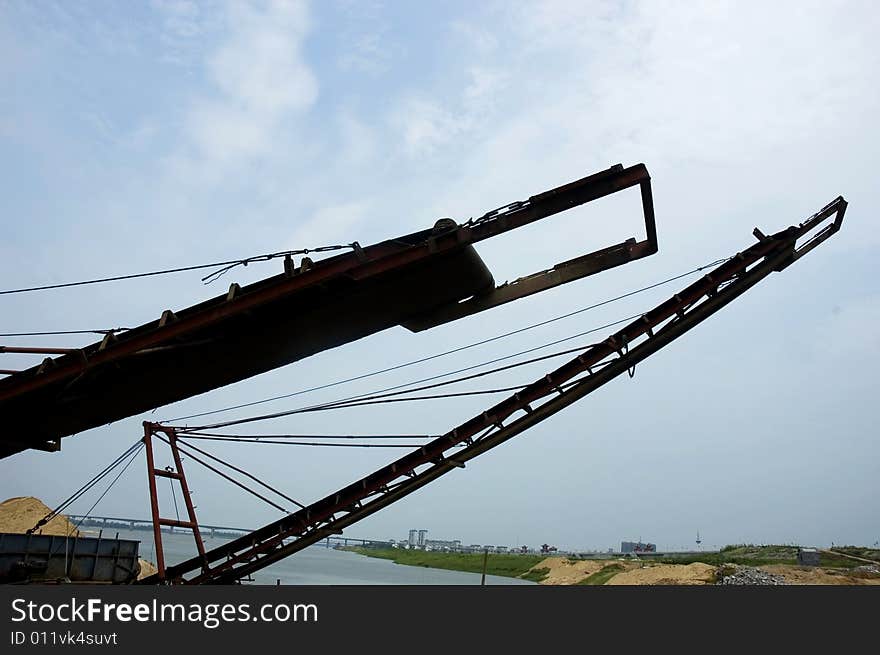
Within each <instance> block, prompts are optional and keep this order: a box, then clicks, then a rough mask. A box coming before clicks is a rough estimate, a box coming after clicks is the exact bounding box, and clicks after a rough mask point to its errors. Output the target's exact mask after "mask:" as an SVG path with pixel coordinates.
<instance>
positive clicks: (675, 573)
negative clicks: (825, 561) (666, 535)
mask: <svg viewBox="0 0 880 655" xmlns="http://www.w3.org/2000/svg"><path fill="white" fill-rule="evenodd" d="M734 568H736V567H734ZM863 568H864V569H865V570H863V571H860V570H858V569H855V570H850V569H835V568H826V567H815V568H808V567H803V566H795V565H792V564H772V565H766V566H761V567H758V568H757V569H749V570H753V571H755V572H756V573H757V572H759V569H760V571H765V572H767V573H770V574H773V575H774V576H778V577H779V578H781V580H780V583H781V584H801V585H880V573H877V572H876V567H872V566H870V567H869V566H866V567H863ZM531 570H532V571H546V575H545V577H544V579H543V580H541V584H545V585H576V584H584V583H586V584H606V585H709V584H716V583H717V582H718V580H719V576H720V575H721V569H720V568H719V567H718V566H714V565H711V564H704V563H702V562H694V563H692V564H664V563H659V562H644V561H632V560H571V559H567V558H565V557H548V558H547V559H545V560H542V561H541V562H539V563H538V564H536V565H535V566H534V567H532V569H531ZM600 571H604V572H603V573H602V574H601V575H599V576H595V575H594V574H596V573H599V572H600ZM590 576H594V577H593V579H592V580H590V581H587V578H589V577H590ZM597 578H598V579H597ZM585 581H586V582H585ZM748 584H759V583H757V582H749V583H748ZM761 584H763V583H761Z"/></svg>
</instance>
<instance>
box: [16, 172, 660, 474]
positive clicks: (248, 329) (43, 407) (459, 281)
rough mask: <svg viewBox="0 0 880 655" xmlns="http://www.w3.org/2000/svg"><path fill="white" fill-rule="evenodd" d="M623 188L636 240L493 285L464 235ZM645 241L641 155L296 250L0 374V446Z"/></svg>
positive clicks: (420, 322)
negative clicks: (321, 256)
mask: <svg viewBox="0 0 880 655" xmlns="http://www.w3.org/2000/svg"><path fill="white" fill-rule="evenodd" d="M636 186H638V187H639V188H640V192H641V198H642V204H643V209H644V215H645V230H646V235H647V236H646V238H645V239H644V240H642V241H636V240H635V239H634V238H630V239H627V240H625V241H623V242H621V243H619V244H615V245H612V246H609V247H605V248H601V249H599V250H596V251H594V252H591V253H588V254H585V255H582V256H581V257H578V258H576V259H574V260H571V261H569V262H564V263H562V264H558V265H556V266H555V267H554V268H553V269H551V270H547V271H542V272H539V273H536V274H533V275H531V276H527V277H526V278H524V279H522V280H519V281H517V282H515V283H513V284H510V285H503V286H502V287H498V288H493V286H494V281H493V279H492V276H491V273H490V272H489V271H488V269H487V268H486V266H485V264H484V263H483V262H482V260H481V259H480V258H479V255H477V253H476V252H475V251H474V249H473V244H476V243H479V242H481V241H483V240H486V239H489V238H492V237H494V236H497V235H500V234H503V233H505V232H508V231H510V230H513V229H516V228H518V227H522V226H524V225H528V224H531V223H534V222H535V221H538V220H541V219H543V218H546V217H548V216H551V215H553V214H556V213H559V212H562V211H566V210H568V209H571V208H573V207H576V206H578V205H581V204H584V203H586V202H590V201H591V200H595V199H597V198H601V197H603V196H607V195H609V194H611V193H615V192H617V191H621V190H623V189H628V188H631V187H636ZM587 233H588V232H587ZM656 251H657V239H656V227H655V224H654V209H653V201H652V196H651V187H650V176H649V175H648V171H647V169H646V168H645V166H644V165H643V164H638V165H635V166H630V167H628V168H624V167H623V166H621V165H619V164H618V165H616V166H613V167H611V168H610V169H608V170H606V171H602V172H600V173H597V174H594V175H591V176H588V177H586V178H583V179H581V180H577V181H575V182H572V183H570V184H566V185H564V186H561V187H558V188H556V189H551V190H550V191H547V192H544V193H541V194H538V195H535V196H532V197H530V198H528V199H527V200H524V201H521V202H516V203H512V204H510V205H507V206H505V207H502V208H500V209H498V210H495V211H493V212H489V213H488V214H486V215H484V216H482V217H480V218H478V219H475V220H470V221H467V222H466V223H464V224H462V225H458V224H456V223H455V222H454V221H452V220H444V221H441V222H440V223H439V224H438V225H437V226H435V227H434V228H432V229H428V230H423V231H421V232H416V233H413V234H410V235H404V236H402V237H398V238H396V239H390V240H387V241H383V242H381V243H378V244H374V245H371V246H366V247H363V248H361V247H360V246H358V247H356V248H355V249H354V252H352V253H348V254H344V255H336V256H333V257H330V258H328V259H325V260H322V261H318V262H311V260H308V258H303V260H302V261H301V265H300V266H299V267H298V268H297V267H294V266H293V262H292V260H291V261H290V262H287V263H286V264H285V268H284V270H285V272H284V273H282V274H279V275H276V276H273V277H270V278H267V279H265V280H262V281H259V282H256V283H254V284H251V285H248V286H246V287H238V285H235V284H233V285H232V286H230V290H229V292H228V293H226V294H223V295H220V296H217V297H215V298H213V299H211V300H208V301H205V302H203V303H200V304H198V305H195V306H192V307H189V308H186V309H182V310H179V311H176V312H172V311H170V310H166V311H164V312H162V313H161V317H160V318H158V319H157V320H155V321H152V322H150V323H146V324H144V325H141V326H139V327H135V328H132V329H130V330H128V331H126V332H124V333H121V334H108V335H107V336H106V337H105V338H104V339H103V340H102V341H101V342H100V343H95V344H91V345H89V346H86V347H84V348H82V349H77V350H74V351H72V352H67V353H66V354H62V356H60V357H57V358H47V359H46V360H44V362H43V363H42V364H41V365H39V366H35V367H32V368H29V369H26V370H23V371H20V372H16V373H14V374H11V375H9V377H6V378H3V379H0V413H2V414H4V417H5V422H4V423H5V426H6V427H5V428H0V457H5V456H8V455H10V454H12V453H14V452H16V451H17V450H19V449H18V448H13V447H11V446H10V445H9V443H8V439H7V435H8V436H9V437H10V438H11V437H12V435H13V434H14V433H15V432H16V431H20V430H19V429H20V428H25V427H26V428H27V430H26V431H25V432H23V434H26V438H24V439H21V440H22V441H27V440H33V441H34V442H39V441H41V440H48V439H52V440H54V439H59V438H61V437H64V436H68V435H70V434H75V433H76V432H80V431H83V430H85V429H89V428H92V427H96V426H99V425H103V424H105V423H109V422H112V421H116V420H120V419H122V418H125V417H127V416H132V415H135V414H137V413H140V412H142V411H148V410H150V409H154V408H156V407H158V406H161V405H165V404H168V403H171V402H175V401H178V400H182V399H184V398H188V397H190V396H192V395H195V394H198V393H204V392H206V391H209V390H211V389H214V388H217V387H219V386H223V385H226V384H231V383H233V382H236V381H238V380H242V379H245V378H247V377H250V376H253V375H257V374H259V373H262V372H264V371H267V370H271V369H272V368H276V367H278V366H283V365H285V364H289V363H291V362H293V361H296V360H297V359H301V358H303V357H307V356H309V355H312V354H314V353H316V352H320V351H321V350H324V349H327V348H332V347H336V346H338V345H341V344H343V343H347V342H349V341H353V340H355V339H359V338H362V337H364V336H367V335H369V334H373V333H375V332H377V331H380V330H384V329H387V328H390V327H392V326H395V325H405V326H407V327H410V328H411V329H425V328H427V327H431V326H432V325H437V324H439V323H441V322H447V321H450V320H455V319H457V318H461V317H463V316H467V315H470V314H474V313H476V312H479V311H484V310H486V309H489V308H491V307H494V306H497V305H499V304H502V303H506V302H510V301H512V300H515V299H518V298H522V297H524V296H527V295H530V294H533V293H537V292H540V291H543V290H545V289H549V288H551V287H553V286H557V285H559V284H564V283H566V282H570V281H572V280H575V279H579V278H582V277H584V276H587V275H592V274H594V273H597V272H599V271H603V270H607V269H609V268H612V267H614V266H619V265H621V264H624V263H626V262H629V261H632V260H634V259H638V258H640V257H645V256H648V255H650V254H652V253H654V252H656ZM468 298H471V300H467V299H468ZM157 314H158V312H157ZM294 317H295V318H296V320H294ZM410 321H412V322H410ZM53 354H54V353H53ZM221 364H222V365H221ZM35 415H37V416H38V418H37V420H34V416H35Z"/></svg>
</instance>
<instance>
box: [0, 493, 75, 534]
mask: <svg viewBox="0 0 880 655" xmlns="http://www.w3.org/2000/svg"><path fill="white" fill-rule="evenodd" d="M51 511H52V508H51V507H48V506H47V505H46V504H45V503H43V501H41V500H39V499H38V498H34V497H33V496H21V497H18V498H10V499H9V500H4V501H3V502H2V503H0V532H8V533H13V534H24V533H25V532H27V531H28V530H30V529H31V528H32V527H34V526H35V525H36V524H37V521H39V520H40V519H42V518H43V517H44V516H46V514H48V513H50V512H51ZM36 534H49V535H58V536H62V537H63V536H67V535H70V536H78V535H79V531H78V530H77V529H76V528H75V527H74V525H73V523H71V522H70V521H68V520H67V517H66V516H64V515H63V514H62V515H59V516H55V517H53V518H52V520H51V521H49V522H48V523H46V525H44V526H42V527H41V528H39V529H38V530H37V532H36Z"/></svg>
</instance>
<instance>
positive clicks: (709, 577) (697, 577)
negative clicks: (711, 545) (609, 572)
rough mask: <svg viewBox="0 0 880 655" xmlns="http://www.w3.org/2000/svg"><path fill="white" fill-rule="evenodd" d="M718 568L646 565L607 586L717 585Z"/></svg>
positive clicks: (614, 579)
mask: <svg viewBox="0 0 880 655" xmlns="http://www.w3.org/2000/svg"><path fill="white" fill-rule="evenodd" d="M716 572H717V567H714V566H710V565H709V564H703V563H702V562H694V563H693V564H646V565H644V567H642V568H634V569H631V570H629V571H623V572H622V573H618V574H617V575H615V576H614V577H613V578H611V579H610V580H609V581H608V582H606V583H605V584H609V585H705V584H715V579H716Z"/></svg>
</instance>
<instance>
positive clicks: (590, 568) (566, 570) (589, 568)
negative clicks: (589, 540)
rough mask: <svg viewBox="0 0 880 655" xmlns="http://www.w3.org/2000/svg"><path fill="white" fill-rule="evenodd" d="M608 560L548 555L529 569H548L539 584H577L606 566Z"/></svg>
mask: <svg viewBox="0 0 880 655" xmlns="http://www.w3.org/2000/svg"><path fill="white" fill-rule="evenodd" d="M608 563H609V562H608V560H595V559H584V560H570V559H566V558H565V557H548V558H547V559H545V560H543V561H541V562H538V563H537V564H535V565H534V566H533V567H532V568H531V570H532V571H535V570H538V569H550V571H549V572H548V573H547V577H546V578H544V579H543V580H541V584H550V585H571V584H577V583H578V582H580V581H581V580H583V579H584V578H587V577H589V576H591V575H593V574H594V573H596V572H597V571H601V570H602V569H603V568H605V567H606V566H608Z"/></svg>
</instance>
